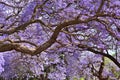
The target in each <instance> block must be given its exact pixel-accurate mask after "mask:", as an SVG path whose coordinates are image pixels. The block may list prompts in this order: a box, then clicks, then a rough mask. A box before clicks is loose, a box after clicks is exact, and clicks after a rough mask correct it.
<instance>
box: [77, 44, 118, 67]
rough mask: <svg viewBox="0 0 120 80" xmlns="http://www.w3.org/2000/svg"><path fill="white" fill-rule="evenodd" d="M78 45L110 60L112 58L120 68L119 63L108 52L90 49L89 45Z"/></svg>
mask: <svg viewBox="0 0 120 80" xmlns="http://www.w3.org/2000/svg"><path fill="white" fill-rule="evenodd" d="M78 47H79V48H85V49H86V50H88V51H90V52H93V53H95V54H100V55H103V56H105V57H107V58H109V59H110V60H112V61H113V62H114V63H115V64H116V65H117V66H118V67H119V68H120V63H119V62H118V61H117V60H116V59H115V58H114V57H113V56H111V55H109V54H106V53H103V52H99V51H97V50H94V49H92V48H91V47H88V46H84V45H78Z"/></svg>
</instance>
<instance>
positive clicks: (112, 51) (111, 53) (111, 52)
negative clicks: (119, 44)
mask: <svg viewBox="0 0 120 80" xmlns="http://www.w3.org/2000/svg"><path fill="white" fill-rule="evenodd" d="M108 53H109V54H110V55H114V54H115V53H116V52H115V50H108Z"/></svg>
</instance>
